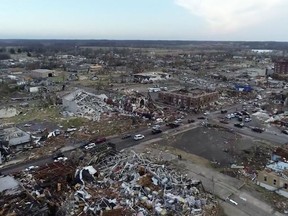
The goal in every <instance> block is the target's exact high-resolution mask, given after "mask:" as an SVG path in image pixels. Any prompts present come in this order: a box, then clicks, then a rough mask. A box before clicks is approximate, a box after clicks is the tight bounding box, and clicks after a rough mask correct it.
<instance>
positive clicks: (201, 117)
mask: <svg viewBox="0 0 288 216" xmlns="http://www.w3.org/2000/svg"><path fill="white" fill-rule="evenodd" d="M197 119H206V118H205V117H204V116H200V117H198V118H197Z"/></svg>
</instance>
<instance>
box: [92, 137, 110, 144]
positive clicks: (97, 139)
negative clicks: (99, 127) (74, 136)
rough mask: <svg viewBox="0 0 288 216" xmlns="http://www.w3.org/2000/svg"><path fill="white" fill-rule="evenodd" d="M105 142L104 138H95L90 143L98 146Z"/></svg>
mask: <svg viewBox="0 0 288 216" xmlns="http://www.w3.org/2000/svg"><path fill="white" fill-rule="evenodd" d="M106 141H107V139H106V137H97V138H96V139H93V140H91V141H90V142H92V143H95V144H100V143H103V142H106Z"/></svg>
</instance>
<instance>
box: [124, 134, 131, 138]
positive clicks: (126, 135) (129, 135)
mask: <svg viewBox="0 0 288 216" xmlns="http://www.w3.org/2000/svg"><path fill="white" fill-rule="evenodd" d="M131 136H132V135H131V134H125V135H123V136H122V139H128V138H130V137H131Z"/></svg>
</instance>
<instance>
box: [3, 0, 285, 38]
mask: <svg viewBox="0 0 288 216" xmlns="http://www.w3.org/2000/svg"><path fill="white" fill-rule="evenodd" d="M0 5H1V6H0V8H1V12H0V38H4V39H10V38H15V39H19V38H23V39H26V38H27V39H30V38H31V39H34V38H39V39H149V40H150V39H152V40H167V39H168V40H254V41H255V40H256V41H258V40H261V41H263V40H266V41H267V40H268V41H288V25H287V20H288V0H0Z"/></svg>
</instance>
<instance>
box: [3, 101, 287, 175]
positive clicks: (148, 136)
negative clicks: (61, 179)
mask: <svg viewBox="0 0 288 216" xmlns="http://www.w3.org/2000/svg"><path fill="white" fill-rule="evenodd" d="M241 107H242V105H241V104H240V105H239V104H236V105H233V106H230V107H227V108H225V109H226V110H228V112H232V111H235V110H236V109H238V110H240V109H241ZM219 112H220V111H215V112H211V113H210V114H209V115H208V118H209V119H210V118H211V119H215V118H217V117H218V116H219ZM200 116H203V114H197V115H195V114H194V115H193V114H191V115H188V116H186V117H185V118H184V119H183V124H184V125H185V124H186V125H187V120H188V119H191V118H192V119H194V120H196V122H195V123H192V125H194V126H195V124H198V123H199V122H203V121H205V120H198V119H197V118H198V117H200ZM216 121H217V123H219V122H218V120H216ZM223 126H224V127H227V128H233V129H234V130H235V131H237V132H238V133H241V134H245V135H248V136H253V137H256V138H259V139H266V140H268V141H271V142H277V143H280V144H284V143H286V142H287V138H286V137H283V136H276V135H273V134H269V133H266V132H264V133H261V134H258V133H255V132H252V131H251V130H250V129H247V128H244V129H238V128H235V127H234V126H233V125H230V124H229V125H223ZM161 129H162V131H163V132H165V131H166V132H167V131H169V132H170V131H171V133H173V132H175V130H181V127H180V128H177V129H170V128H168V127H167V126H162V128H161ZM127 133H128V132H127ZM137 133H141V134H143V135H144V136H145V139H143V140H139V141H135V140H133V138H128V139H124V140H123V139H121V137H116V138H113V139H111V140H109V141H111V142H113V143H115V144H116V148H117V150H122V149H125V148H129V147H132V146H135V145H138V144H141V143H142V142H143V141H144V142H145V141H148V140H152V139H156V138H159V137H161V136H162V134H155V135H152V133H151V129H148V128H146V129H141V130H139V131H138V132H137ZM132 135H134V134H132ZM81 145H83V144H76V145H73V146H72V145H71V146H69V147H71V148H69V150H67V151H65V152H64V155H65V156H69V154H70V152H71V151H73V150H75V149H77V148H79V147H80V146H81ZM52 162H53V159H52V156H46V157H42V158H39V159H37V160H33V161H28V162H23V163H20V164H15V165H11V166H8V167H5V168H2V169H0V172H1V173H2V174H5V175H7V174H11V173H15V172H19V171H21V170H23V169H25V168H27V167H29V166H36V165H37V166H41V165H45V164H46V163H52Z"/></svg>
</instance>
